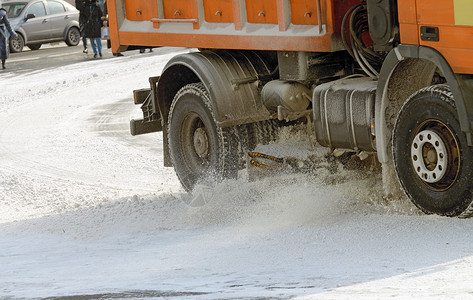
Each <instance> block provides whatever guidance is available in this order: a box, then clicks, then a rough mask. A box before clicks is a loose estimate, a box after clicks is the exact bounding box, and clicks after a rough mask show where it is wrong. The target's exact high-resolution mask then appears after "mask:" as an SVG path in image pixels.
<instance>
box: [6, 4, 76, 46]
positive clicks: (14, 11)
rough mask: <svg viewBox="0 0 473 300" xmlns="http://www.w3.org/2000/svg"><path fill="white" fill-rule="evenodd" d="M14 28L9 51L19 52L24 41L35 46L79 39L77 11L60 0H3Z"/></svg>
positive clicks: (72, 44)
mask: <svg viewBox="0 0 473 300" xmlns="http://www.w3.org/2000/svg"><path fill="white" fill-rule="evenodd" d="M2 7H4V8H5V9H6V10H7V12H8V13H7V15H8V18H9V20H10V23H11V26H12V28H13V30H15V32H16V33H17V34H18V37H17V38H15V39H10V52H13V53H15V52H21V51H22V50H23V47H24V46H25V45H26V46H28V48H30V49H31V50H37V49H39V48H40V47H41V44H43V43H50V42H58V41H65V42H66V44H67V45H68V46H77V45H78V44H79V42H80V31H79V11H78V10H77V9H76V8H75V7H74V6H73V5H71V4H69V3H67V2H65V1H63V0H30V1H28V0H26V1H8V2H3V4H2Z"/></svg>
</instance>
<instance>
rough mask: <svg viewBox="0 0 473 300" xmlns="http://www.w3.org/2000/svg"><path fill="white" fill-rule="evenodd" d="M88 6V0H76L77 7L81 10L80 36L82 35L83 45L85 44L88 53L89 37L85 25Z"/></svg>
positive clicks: (85, 51) (85, 50)
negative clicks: (85, 11)
mask: <svg viewBox="0 0 473 300" xmlns="http://www.w3.org/2000/svg"><path fill="white" fill-rule="evenodd" d="M85 7H86V0H76V8H77V9H78V10H79V27H80V36H81V37H82V45H83V46H84V50H82V52H84V53H85V54H87V52H88V50H87V38H86V37H85V30H84V25H85V22H87V20H86V19H85V14H84V9H85Z"/></svg>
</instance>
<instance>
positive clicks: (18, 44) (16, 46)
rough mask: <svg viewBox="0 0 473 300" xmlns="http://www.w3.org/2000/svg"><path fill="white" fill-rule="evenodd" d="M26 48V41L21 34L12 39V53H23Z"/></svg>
mask: <svg viewBox="0 0 473 300" xmlns="http://www.w3.org/2000/svg"><path fill="white" fill-rule="evenodd" d="M24 46H25V40H24V39H23V36H21V34H18V36H17V37H16V38H10V52H11V53H18V52H21V51H23V47H24Z"/></svg>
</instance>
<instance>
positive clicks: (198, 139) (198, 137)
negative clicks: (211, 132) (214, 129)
mask: <svg viewBox="0 0 473 300" xmlns="http://www.w3.org/2000/svg"><path fill="white" fill-rule="evenodd" d="M194 149H195V152H196V153H197V155H198V156H199V157H200V158H205V157H206V156H207V155H208V154H209V138H208V136H207V132H206V131H205V130H204V129H203V128H197V129H196V130H195V132H194Z"/></svg>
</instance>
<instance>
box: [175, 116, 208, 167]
mask: <svg viewBox="0 0 473 300" xmlns="http://www.w3.org/2000/svg"><path fill="white" fill-rule="evenodd" d="M181 137H182V154H183V156H184V160H185V161H186V164H187V165H188V166H189V168H190V169H191V170H192V171H193V172H196V173H202V172H203V171H204V170H206V169H207V168H208V167H209V165H210V153H211V147H210V139H209V134H208V132H207V128H206V126H205V124H204V122H203V121H202V119H201V118H200V116H199V115H198V114H196V113H189V114H188V115H187V116H186V118H185V119H184V121H183V124H182V130H181Z"/></svg>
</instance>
